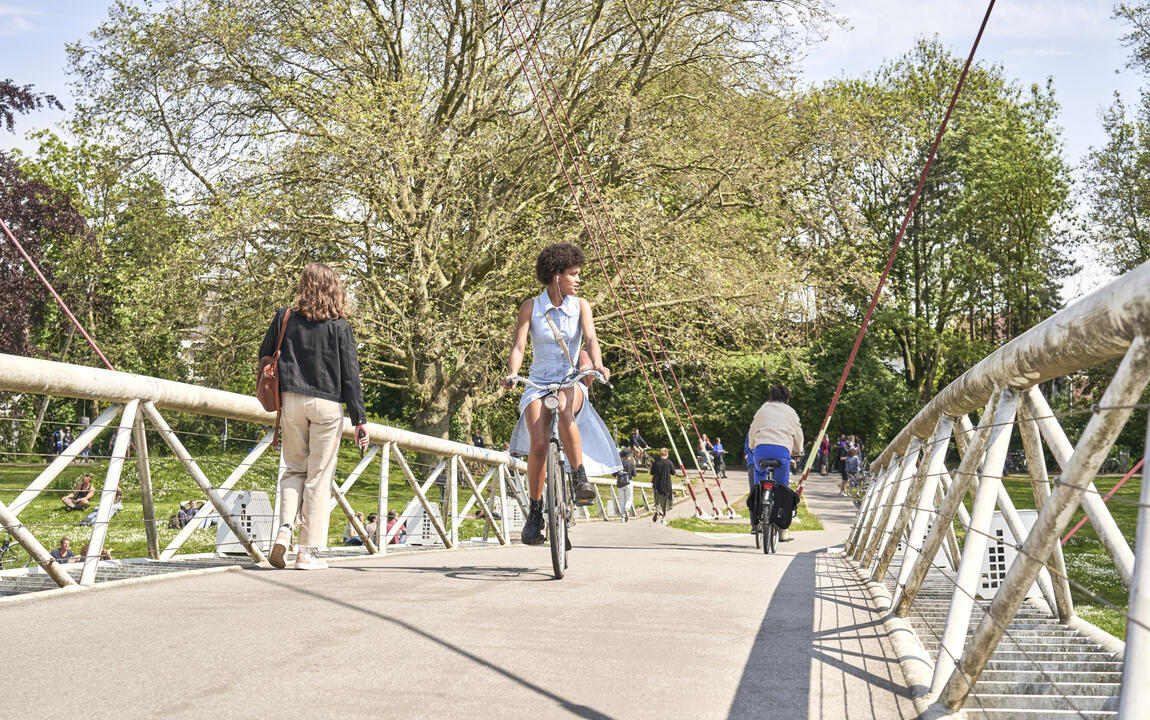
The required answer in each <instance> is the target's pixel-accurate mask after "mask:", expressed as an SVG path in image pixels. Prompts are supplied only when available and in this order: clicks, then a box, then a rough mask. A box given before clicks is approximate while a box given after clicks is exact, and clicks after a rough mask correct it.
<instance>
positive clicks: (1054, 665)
mask: <svg viewBox="0 0 1150 720" xmlns="http://www.w3.org/2000/svg"><path fill="white" fill-rule="evenodd" d="M1039 667H1041V668H1042V669H1043V670H1044V671H1047V672H1105V673H1118V674H1121V673H1122V663H1121V662H1118V661H1117V660H1114V659H1112V658H1110V657H1108V656H1094V657H1093V658H1092V659H1090V660H1065V661H1064V660H1061V659H1058V660H1046V661H1044V662H1041V663H1039ZM986 669H987V670H988V671H1002V672H1030V671H1032V670H1035V669H1036V668H1035V666H1034V663H1033V662H1031V661H1030V660H1026V659H1016V658H1009V659H1008V658H1000V657H998V656H997V655H995V656H992V657H991V658H990V662H988V663H987V664H986Z"/></svg>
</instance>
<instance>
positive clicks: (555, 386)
mask: <svg viewBox="0 0 1150 720" xmlns="http://www.w3.org/2000/svg"><path fill="white" fill-rule="evenodd" d="M588 375H590V376H591V377H593V378H595V379H596V380H598V381H599V382H601V383H603V384H604V385H606V386H607V387H609V388H614V387H615V386H614V385H612V384H611V383H609V382H607V381H606V380H605V379H604V378H603V373H601V372H599V371H598V370H581V371H579V372H578V373H575V374H574V375H571V376H569V377H567V378H566V379H564V380H561V381H559V382H553V383H547V384H546V385H540V384H538V383H534V382H532V381H531V380H529V379H527V378H525V377H523V376H522V375H512V376H510V380H512V381H513V382H521V383H523V384H524V385H526V386H528V387H532V388H535V389H536V390H542V391H544V392H556V391H559V390H562V389H564V388H569V387H573V386H574V385H575V383H577V382H579V381H580V380H582V379H583V378H585V377H587V376H588Z"/></svg>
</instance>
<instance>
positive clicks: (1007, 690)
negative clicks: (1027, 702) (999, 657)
mask: <svg viewBox="0 0 1150 720" xmlns="http://www.w3.org/2000/svg"><path fill="white" fill-rule="evenodd" d="M974 691H975V692H976V693H978V696H979V697H982V696H983V695H987V694H990V695H1075V696H1077V695H1098V696H1105V697H1111V696H1115V697H1116V696H1117V695H1118V694H1119V693H1120V692H1122V684H1121V683H1091V682H1078V683H1067V682H1060V683H1053V684H1051V683H1049V682H1046V681H1038V682H1025V681H1011V680H1007V681H1003V682H999V681H988V680H985V679H983V678H979V680H978V682H977V683H975V685H974Z"/></svg>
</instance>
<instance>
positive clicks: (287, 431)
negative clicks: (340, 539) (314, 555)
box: [280, 392, 343, 548]
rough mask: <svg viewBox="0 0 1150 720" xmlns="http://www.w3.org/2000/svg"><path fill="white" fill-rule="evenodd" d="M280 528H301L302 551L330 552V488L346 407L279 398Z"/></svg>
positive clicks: (315, 400)
mask: <svg viewBox="0 0 1150 720" xmlns="http://www.w3.org/2000/svg"><path fill="white" fill-rule="evenodd" d="M280 403H281V406H282V413H281V415H280V438H281V440H282V442H283V450H282V453H283V462H284V473H283V477H282V478H280V492H282V493H283V495H282V498H281V499H280V525H281V526H282V525H291V526H292V527H293V528H294V527H296V526H297V525H298V526H299V544H300V545H301V546H303V547H320V548H324V547H327V533H328V524H329V523H330V521H331V511H330V510H329V509H328V507H329V505H331V482H332V477H333V476H334V475H335V461H336V456H337V455H338V454H339V438H340V431H341V430H342V429H343V407H342V406H341V405H340V404H339V403H337V402H335V401H333V400H323V399H321V398H315V397H309V396H307V395H300V394H298V393H288V392H285V393H281V394H280Z"/></svg>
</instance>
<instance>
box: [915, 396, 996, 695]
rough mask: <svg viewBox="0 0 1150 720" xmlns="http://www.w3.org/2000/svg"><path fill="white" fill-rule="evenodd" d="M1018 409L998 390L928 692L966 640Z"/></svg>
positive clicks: (934, 688)
mask: <svg viewBox="0 0 1150 720" xmlns="http://www.w3.org/2000/svg"><path fill="white" fill-rule="evenodd" d="M1017 408H1018V393H1017V392H1015V391H1014V390H1011V389H1010V388H1004V389H1003V390H1002V391H1001V395H1000V399H999V402H998V407H997V409H996V410H995V412H994V426H993V427H992V428H991V429H990V440H989V442H988V443H987V448H986V456H985V457H984V458H983V461H982V468H981V472H980V475H981V476H982V480H981V482H980V483H979V485H978V492H976V493H975V495H974V504H973V505H972V506H971V510H970V527H968V528H967V529H966V539H965V540H963V543H962V556H961V557H960V558H959V561H958V574H957V576H956V577H955V585H956V586H957V591H956V592H955V593H954V595H952V596H951V598H950V612H948V613H947V615H946V624H945V626H944V627H943V630H942V637H941V638H940V640H939V647H938V657H937V658H936V659H935V662H934V678H933V680H932V681H931V685H930V689H931V692H938V691H939V690H941V689H942V686H943V683H945V682H946V679H947V678H948V677H949V676H950V672H951V670H953V669H954V659H955V658H957V657H958V656H960V655H961V654H962V649H963V645H964V644H965V641H966V631H967V628H968V627H969V626H970V614H971V611H972V610H973V609H974V596H975V593H976V592H977V591H978V578H979V576H980V575H981V574H982V562H983V560H984V559H985V558H986V547H987V543H988V540H989V537H988V536H989V533H990V521H991V516H992V514H993V513H994V505H995V501H996V500H997V499H998V489H999V487H1001V485H1002V480H1001V479H1000V478H1001V476H1002V469H1003V467H1005V465H1006V451H1007V450H1008V449H1009V448H1010V435H1011V428H1012V427H1013V423H1014V414H1015V412H1016V410H1017Z"/></svg>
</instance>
